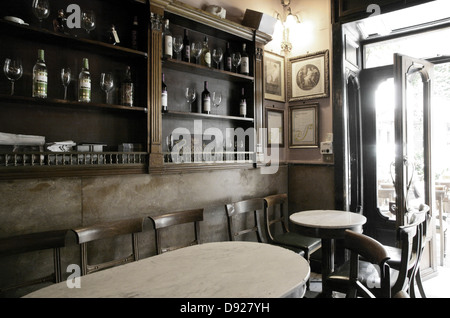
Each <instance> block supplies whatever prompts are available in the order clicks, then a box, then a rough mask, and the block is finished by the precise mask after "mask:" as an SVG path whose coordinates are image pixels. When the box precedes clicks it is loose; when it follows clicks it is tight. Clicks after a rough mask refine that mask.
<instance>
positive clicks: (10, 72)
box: [3, 58, 23, 96]
mask: <svg viewBox="0 0 450 318" xmlns="http://www.w3.org/2000/svg"><path fill="white" fill-rule="evenodd" d="M3 72H5V75H6V77H7V78H8V79H9V80H10V81H11V96H12V95H14V82H15V81H17V80H18V79H19V78H21V77H22V74H23V68H22V62H21V61H20V60H19V59H16V60H14V59H9V58H7V59H5V64H4V66H3Z"/></svg>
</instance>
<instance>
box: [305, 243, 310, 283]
mask: <svg viewBox="0 0 450 318" xmlns="http://www.w3.org/2000/svg"><path fill="white" fill-rule="evenodd" d="M309 257H310V255H309V251H305V259H306V260H307V261H308V264H309V263H310V259H309ZM310 281H311V277H310V278H309V279H308V281H307V282H306V290H311V289H310V286H311V284H310Z"/></svg>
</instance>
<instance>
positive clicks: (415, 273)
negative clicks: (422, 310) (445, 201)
mask: <svg viewBox="0 0 450 318" xmlns="http://www.w3.org/2000/svg"><path fill="white" fill-rule="evenodd" d="M410 216H411V220H410V223H411V224H412V225H413V226H414V224H417V234H416V235H415V236H414V238H413V240H412V246H411V255H410V257H409V259H410V261H409V263H408V264H406V262H402V257H407V256H404V255H406V251H405V250H406V246H405V247H403V246H402V248H399V247H392V246H385V249H386V250H387V252H388V254H389V258H390V259H389V261H388V263H389V265H390V266H391V268H393V269H395V270H397V271H405V268H407V275H406V276H407V278H406V283H407V284H408V289H407V290H406V291H408V293H409V295H410V296H411V297H412V298H416V293H415V285H416V284H417V286H418V288H419V292H420V294H421V296H422V298H426V294H425V290H424V288H423V284H422V278H421V275H420V261H421V259H422V255H423V251H424V249H425V245H426V242H427V239H426V238H427V233H428V232H427V231H428V229H429V225H430V223H431V218H432V217H431V212H430V207H429V206H428V205H425V204H422V205H421V206H420V207H419V210H418V211H416V212H414V211H413V212H410ZM409 240H410V238H408V241H409ZM402 245H403V244H402ZM406 265H407V266H406ZM402 279H403V278H402ZM397 289H398V288H397Z"/></svg>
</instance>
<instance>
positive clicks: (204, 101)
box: [202, 81, 211, 114]
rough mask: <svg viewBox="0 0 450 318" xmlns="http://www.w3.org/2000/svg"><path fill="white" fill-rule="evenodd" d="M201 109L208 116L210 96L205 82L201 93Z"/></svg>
mask: <svg viewBox="0 0 450 318" xmlns="http://www.w3.org/2000/svg"><path fill="white" fill-rule="evenodd" d="M202 109H203V112H204V113H206V114H209V113H210V112H211V94H210V93H209V91H208V82H207V81H205V88H204V90H203V92H202Z"/></svg>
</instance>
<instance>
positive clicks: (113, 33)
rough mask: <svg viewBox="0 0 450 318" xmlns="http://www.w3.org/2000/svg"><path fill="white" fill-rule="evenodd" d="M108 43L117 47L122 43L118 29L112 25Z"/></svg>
mask: <svg viewBox="0 0 450 318" xmlns="http://www.w3.org/2000/svg"><path fill="white" fill-rule="evenodd" d="M108 33H109V37H108V42H109V44H112V45H116V44H119V43H120V39H119V35H118V34H117V30H116V27H115V26H114V24H113V25H111V29H110V30H109V32H108Z"/></svg>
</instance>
